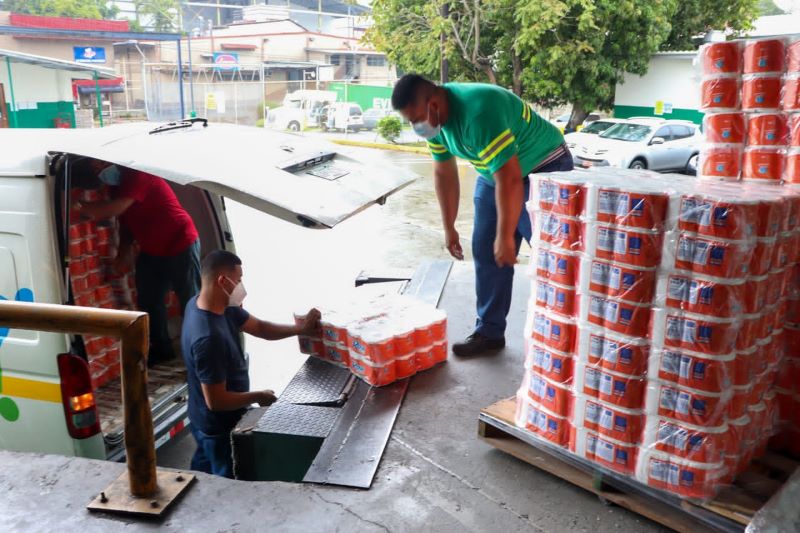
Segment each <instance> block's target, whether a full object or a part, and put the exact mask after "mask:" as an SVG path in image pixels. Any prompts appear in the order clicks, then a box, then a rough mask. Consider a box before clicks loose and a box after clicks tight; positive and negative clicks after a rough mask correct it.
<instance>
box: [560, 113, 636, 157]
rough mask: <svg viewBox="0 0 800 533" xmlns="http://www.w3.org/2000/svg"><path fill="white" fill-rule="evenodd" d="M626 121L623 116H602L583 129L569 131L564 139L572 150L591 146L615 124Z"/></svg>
mask: <svg viewBox="0 0 800 533" xmlns="http://www.w3.org/2000/svg"><path fill="white" fill-rule="evenodd" d="M620 122H625V119H622V118H601V119H598V120H595V121H594V122H592V123H590V124H589V125H587V126H585V127H584V128H583V129H581V131H576V132H573V133H567V134H566V135H564V140H565V141H566V143H567V146H568V147H569V149H570V150H575V149H580V148H581V147H583V146H591V144H592V142H594V141H596V140H597V139H598V136H599V135H600V134H601V133H603V132H604V131H606V130H607V129H608V128H610V127H611V126H613V125H614V124H619V123H620Z"/></svg>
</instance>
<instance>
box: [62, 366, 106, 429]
mask: <svg viewBox="0 0 800 533" xmlns="http://www.w3.org/2000/svg"><path fill="white" fill-rule="evenodd" d="M58 373H59V375H60V376H61V400H62V403H63V404H64V416H65V418H66V419H67V429H68V430H69V435H70V436H71V437H72V438H73V439H85V438H88V437H91V436H93V435H97V434H98V433H100V420H99V419H98V417H97V404H96V403H95V398H94V389H93V388H92V377H91V375H90V374H89V365H88V364H87V363H86V361H85V360H84V359H83V358H81V357H78V356H77V355H73V354H69V353H63V354H61V355H59V356H58Z"/></svg>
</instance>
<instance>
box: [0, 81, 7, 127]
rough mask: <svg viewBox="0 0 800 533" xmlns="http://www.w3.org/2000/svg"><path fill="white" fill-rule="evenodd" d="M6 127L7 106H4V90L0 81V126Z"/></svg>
mask: <svg viewBox="0 0 800 533" xmlns="http://www.w3.org/2000/svg"><path fill="white" fill-rule="evenodd" d="M7 127H8V107H7V106H6V91H5V88H4V87H3V84H2V83H0V128H7Z"/></svg>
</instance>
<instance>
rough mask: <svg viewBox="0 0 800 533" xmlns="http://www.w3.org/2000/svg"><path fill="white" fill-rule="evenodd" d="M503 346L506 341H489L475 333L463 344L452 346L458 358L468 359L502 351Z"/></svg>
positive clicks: (458, 343)
mask: <svg viewBox="0 0 800 533" xmlns="http://www.w3.org/2000/svg"><path fill="white" fill-rule="evenodd" d="M505 346H506V340H505V339H504V338H501V339H490V338H488V337H484V336H483V335H481V334H480V333H477V332H476V333H473V334H472V335H470V336H469V337H467V338H466V339H465V340H464V341H463V342H457V343H455V344H453V353H454V354H456V355H457V356H459V357H470V356H473V355H480V354H483V353H485V352H490V351H497V350H502V349H503V348H505Z"/></svg>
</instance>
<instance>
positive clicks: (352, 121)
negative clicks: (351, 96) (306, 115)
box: [322, 102, 364, 131]
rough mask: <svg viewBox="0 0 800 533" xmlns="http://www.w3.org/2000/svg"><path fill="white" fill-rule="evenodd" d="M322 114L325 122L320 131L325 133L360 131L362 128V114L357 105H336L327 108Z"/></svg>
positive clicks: (345, 103)
mask: <svg viewBox="0 0 800 533" xmlns="http://www.w3.org/2000/svg"><path fill="white" fill-rule="evenodd" d="M323 113H324V114H325V116H326V121H325V122H324V123H323V124H322V129H323V130H325V131H328V130H342V131H360V130H362V129H363V128H364V118H363V117H364V112H363V111H362V110H361V106H360V105H358V104H353V103H349V102H340V103H336V104H333V105H331V106H328V107H327V108H326V110H325V111H324V112H323Z"/></svg>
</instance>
